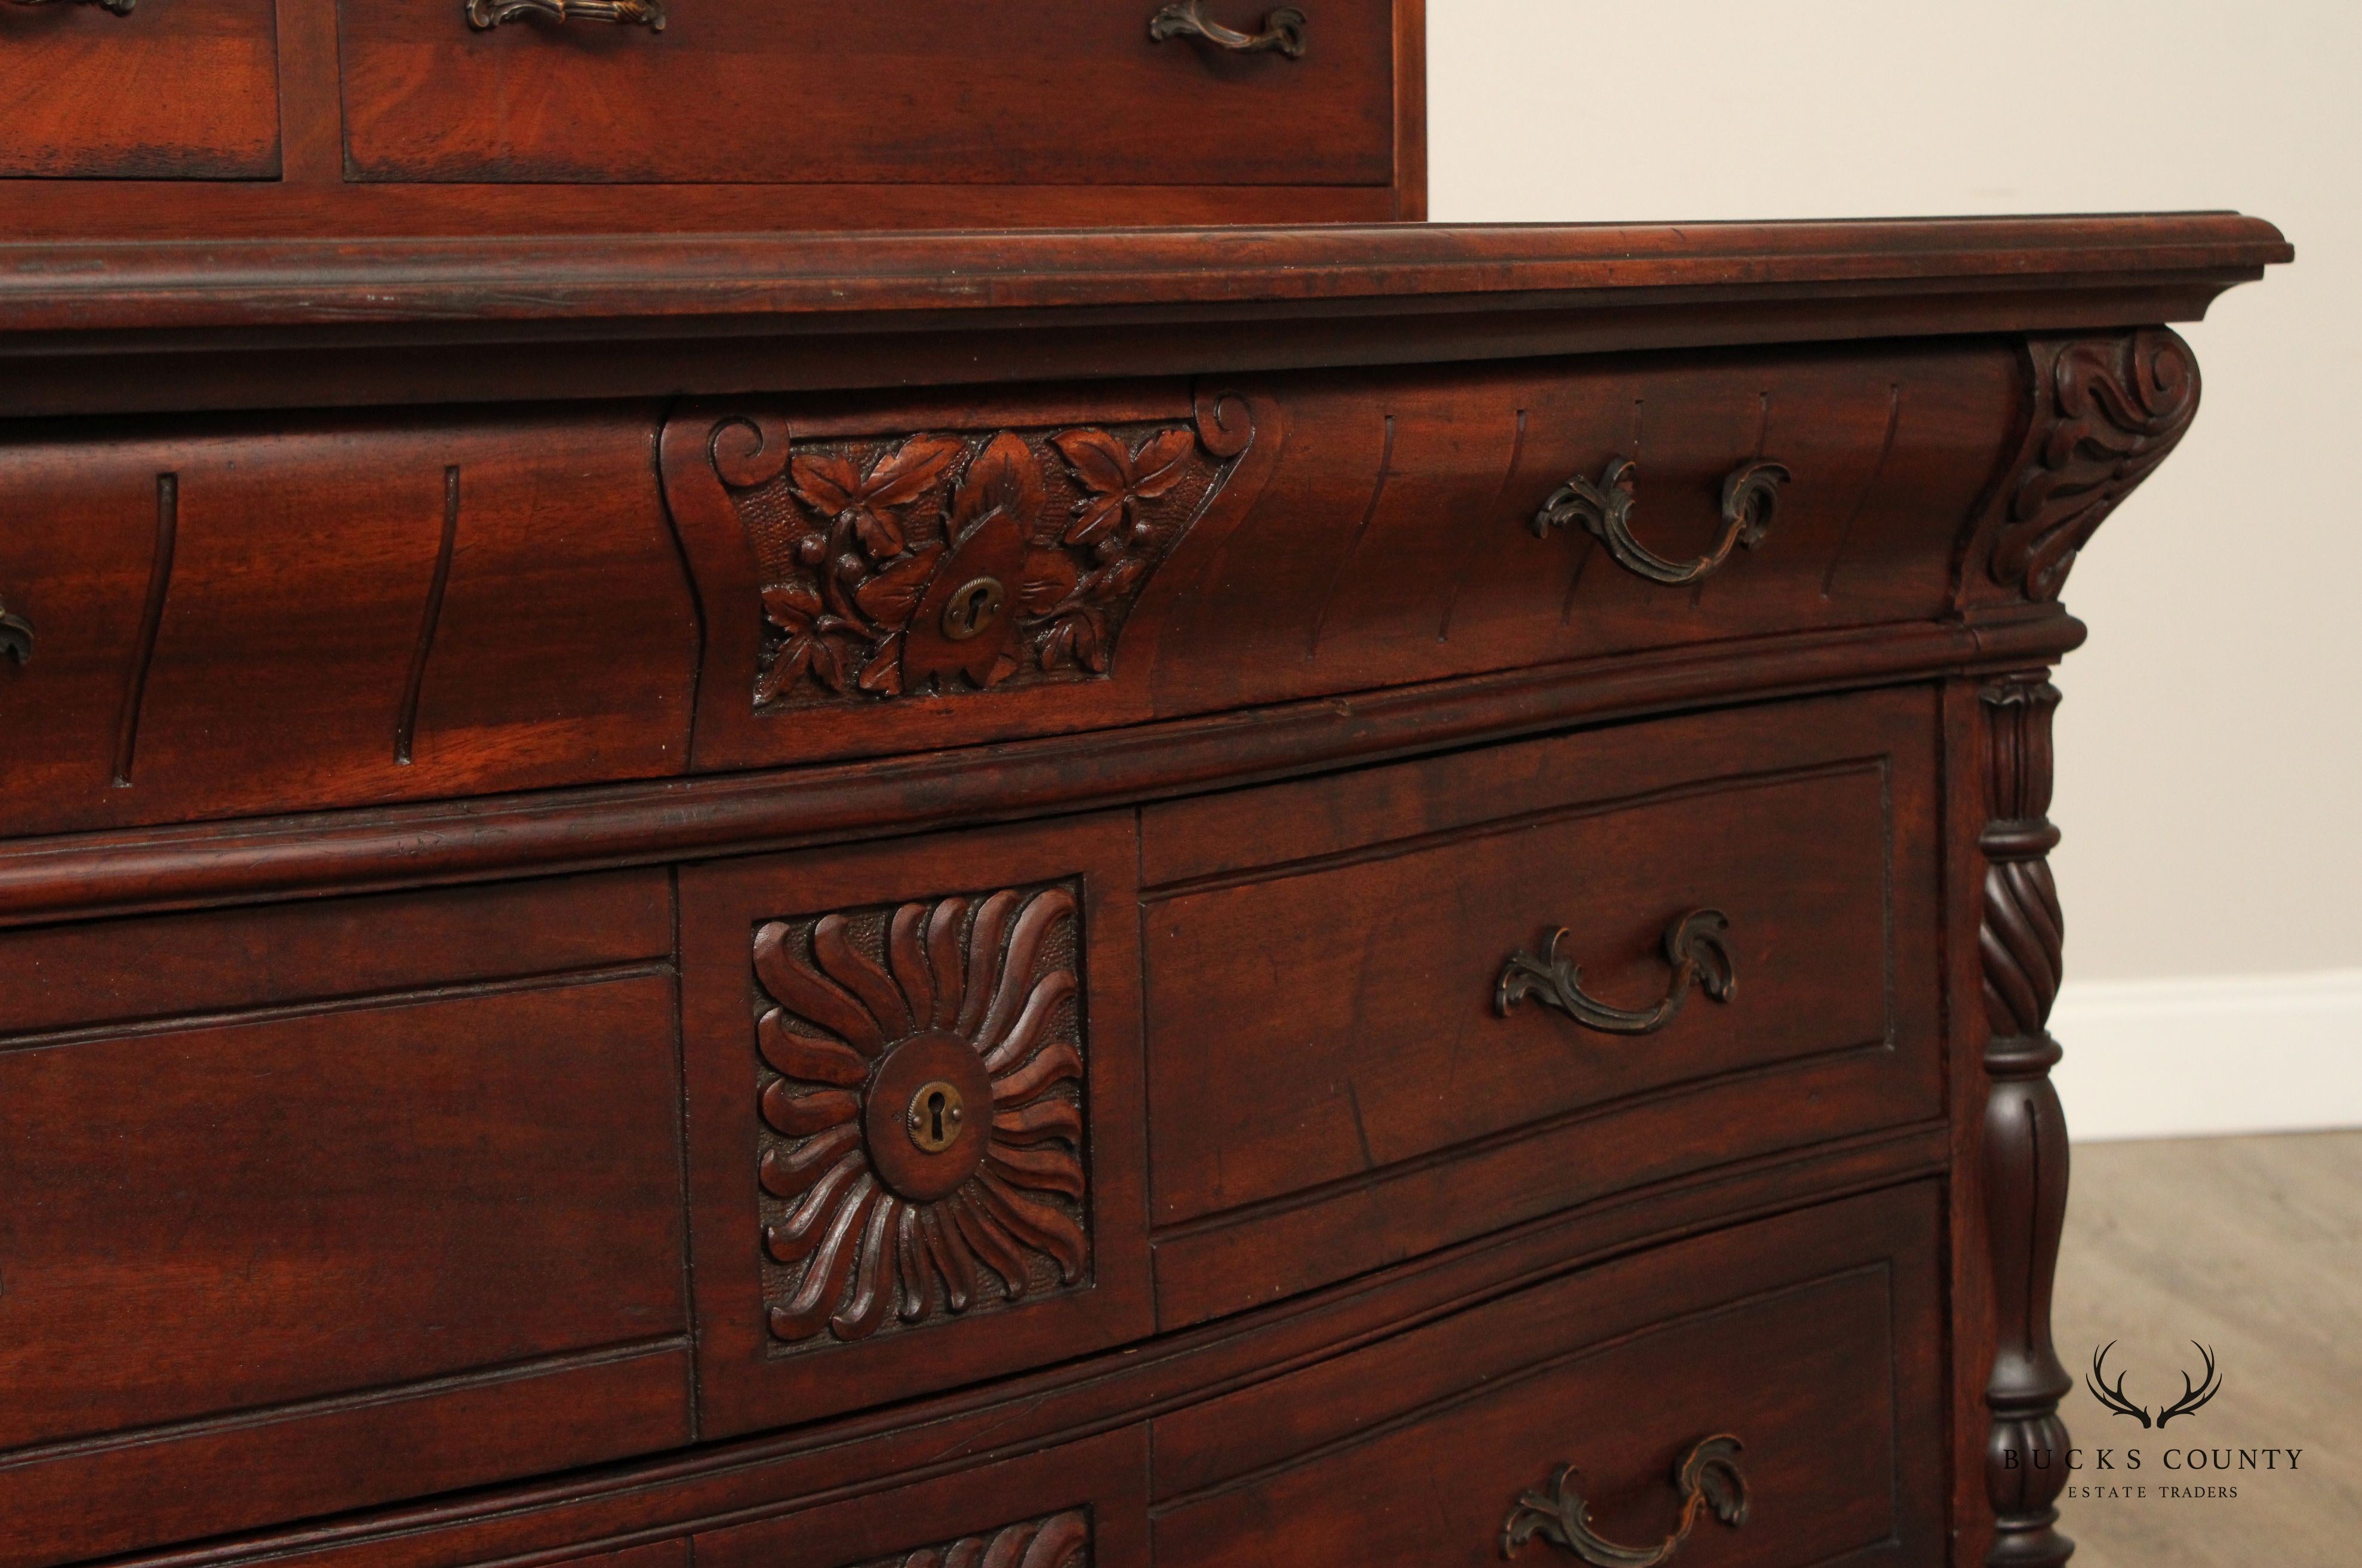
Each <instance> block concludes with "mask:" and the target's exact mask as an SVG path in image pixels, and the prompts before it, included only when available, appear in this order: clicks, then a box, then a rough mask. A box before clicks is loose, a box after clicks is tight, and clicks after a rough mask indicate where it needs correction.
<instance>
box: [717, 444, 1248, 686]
mask: <svg viewBox="0 0 2362 1568" xmlns="http://www.w3.org/2000/svg"><path fill="white" fill-rule="evenodd" d="M1242 448H1243V443H1242V442H1241V443H1235V444H1234V443H1233V442H1232V441H1231V440H1230V439H1229V438H1228V433H1227V432H1225V431H1223V430H1220V429H1219V428H1218V429H1216V430H1215V431H1213V432H1212V433H1211V434H1209V433H1208V432H1207V431H1206V430H1204V429H1202V428H1200V427H1198V425H1196V424H1194V423H1187V422H1167V423H1151V422H1141V423H1124V424H1113V425H1103V426H1081V427H1072V428H1066V429H1054V430H1001V431H998V432H994V433H988V434H981V435H934V434H923V433H922V434H911V435H897V436H884V437H865V438H855V439H842V438H834V437H831V438H826V439H817V440H798V439H795V438H794V437H793V436H792V434H791V432H790V431H789V429H788V428H787V427H786V426H785V425H783V424H780V423H778V422H776V421H772V420H769V419H766V418H758V417H753V416H748V417H745V418H741V419H739V420H735V421H733V422H729V423H726V424H724V425H721V426H719V427H718V428H717V429H716V431H715V434H714V436H713V438H712V448H711V456H712V463H713V469H714V472H715V474H716V475H717V476H718V477H719V478H720V479H721V480H722V482H723V488H724V490H725V491H726V492H727V493H728V495H729V496H730V501H731V504H732V506H733V508H734V510H735V511H736V512H737V513H738V517H739V520H740V522H741V523H742V524H743V525H744V526H745V530H746V536H747V539H748V542H749V543H750V544H751V545H752V546H753V548H754V554H755V558H756V567H757V569H758V572H759V574H760V580H761V583H762V613H763V616H764V618H765V622H766V625H767V631H766V635H765V642H764V646H763V649H762V652H761V655H760V657H759V661H758V668H757V669H756V679H755V690H754V703H755V707H756V711H757V712H765V713H770V712H786V711H792V710H796V709H800V708H808V707H814V706H823V705H827V704H831V703H844V702H858V701H876V700H882V699H889V698H897V697H909V696H916V695H920V694H922V693H927V692H938V693H946V694H948V693H957V692H970V691H982V690H996V689H1003V688H1008V687H1014V686H1027V685H1039V684H1052V683H1059V682H1070V681H1082V680H1094V679H1104V678H1105V677H1106V676H1107V675H1108V674H1109V671H1110V669H1111V668H1112V666H1113V663H1114V658H1115V648H1116V643H1117V639H1118V638H1119V636H1120V635H1121V633H1122V630H1123V626H1124V624H1125V622H1126V621H1127V620H1128V619H1129V618H1130V616H1131V611H1132V608H1133V606H1134V605H1135V604H1136V603H1137V602H1138V601H1139V598H1140V595H1141V593H1142V591H1143V590H1144V589H1145V587H1146V586H1147V583H1148V580H1149V579H1150V577H1151V576H1152V575H1153V573H1154V571H1155V570H1156V569H1157V568H1158V567H1159V566H1160V565H1162V564H1163V562H1164V559H1165V558H1166V557H1167V556H1168V555H1169V554H1170V553H1171V552H1172V549H1173V547H1174V546H1175V543H1176V542H1177V541H1178V540H1179V539H1180V537H1181V536H1182V535H1183V534H1184V533H1186V532H1187V529H1188V526H1189V525H1190V523H1191V521H1192V520H1193V519H1194V518H1195V517H1196V516H1197V515H1198V513H1199V512H1200V511H1202V510H1203V509H1204V507H1205V505H1206V503H1207V502H1209V501H1210V500H1211V499H1212V498H1213V497H1214V496H1215V495H1216V494H1217V493H1219V492H1220V489H1221V487H1222V484H1223V482H1224V481H1225V480H1227V478H1228V477H1229V475H1230V473H1231V468H1232V466H1233V464H1234V462H1235V460H1236V458H1237V457H1238V454H1239V451H1240V450H1242Z"/></svg>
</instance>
